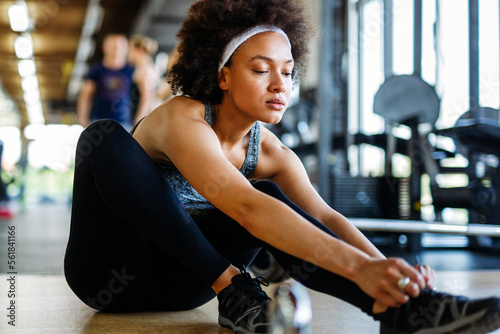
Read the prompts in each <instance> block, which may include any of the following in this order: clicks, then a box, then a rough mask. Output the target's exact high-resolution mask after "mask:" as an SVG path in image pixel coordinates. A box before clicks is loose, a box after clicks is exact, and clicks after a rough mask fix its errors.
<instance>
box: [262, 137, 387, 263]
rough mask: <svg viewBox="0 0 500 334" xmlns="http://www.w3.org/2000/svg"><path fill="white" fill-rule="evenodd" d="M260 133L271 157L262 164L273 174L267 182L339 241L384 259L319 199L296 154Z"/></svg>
mask: <svg viewBox="0 0 500 334" xmlns="http://www.w3.org/2000/svg"><path fill="white" fill-rule="evenodd" d="M263 132H264V133H263V136H264V137H265V138H267V141H266V142H267V143H268V144H267V145H264V150H267V151H268V154H267V156H270V157H272V158H271V159H267V160H268V161H266V160H264V161H263V165H264V167H263V168H266V169H267V171H265V173H267V174H271V175H272V176H271V177H270V178H269V179H270V180H271V181H273V182H274V183H276V184H277V185H278V186H279V187H280V189H281V190H282V191H283V192H284V193H285V195H286V196H287V197H288V198H289V199H290V200H291V201H292V202H294V203H295V204H297V205H298V206H299V207H300V208H302V209H303V210H304V211H306V212H307V213H309V214H310V215H311V216H312V217H314V218H315V219H317V220H318V221H320V222H321V223H323V224H324V225H326V226H327V227H328V228H329V229H330V230H331V231H333V232H334V233H335V234H336V235H337V236H339V237H340V239H342V240H343V241H345V242H347V243H349V244H350V245H352V246H354V247H356V248H358V249H360V250H362V251H363V252H365V253H366V254H368V255H370V256H371V257H373V258H376V259H385V256H384V255H383V254H382V253H380V251H379V250H378V249H377V248H376V247H375V246H374V245H373V244H372V243H371V242H370V241H369V240H368V239H367V238H366V237H365V236H364V235H363V234H362V233H361V232H360V231H359V230H358V229H357V228H356V227H355V226H354V225H353V224H352V223H351V222H350V221H349V220H347V219H346V218H345V217H344V216H343V215H341V214H340V213H338V212H337V211H335V210H334V209H332V208H331V207H330V206H329V205H328V204H327V203H326V202H325V201H324V200H323V198H321V196H319V194H318V193H317V191H316V190H315V189H314V187H313V186H312V185H311V182H310V181H309V177H308V175H307V172H306V170H305V168H304V166H303V165H302V162H301V161H300V159H299V158H298V157H297V156H296V155H295V153H293V151H291V150H290V149H288V148H287V147H285V146H284V145H283V144H281V142H279V141H278V139H277V138H275V137H274V135H273V134H270V133H269V131H268V130H266V129H263ZM264 159H265V158H264ZM277 162H279V163H277Z"/></svg>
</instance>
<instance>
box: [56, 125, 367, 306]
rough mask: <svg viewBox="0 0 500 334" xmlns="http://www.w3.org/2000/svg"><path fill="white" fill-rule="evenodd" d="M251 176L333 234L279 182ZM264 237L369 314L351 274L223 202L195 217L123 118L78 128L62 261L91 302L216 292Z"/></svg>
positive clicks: (314, 284) (305, 278) (319, 283)
mask: <svg viewBox="0 0 500 334" xmlns="http://www.w3.org/2000/svg"><path fill="white" fill-rule="evenodd" d="M254 186H255V188H256V189H258V190H260V191H262V192H265V193H267V194H269V195H271V196H273V197H275V198H278V199H280V200H281V201H283V202H285V203H286V204H288V205H289V206H290V207H291V208H293V209H294V210H295V211H297V212H298V213H299V214H301V215H302V216H304V217H305V218H306V219H307V220H309V221H310V222H311V223H312V224H314V225H315V226H317V227H318V228H320V229H322V230H324V231H326V232H327V233H329V234H331V235H334V234H333V232H331V231H330V230H328V229H327V228H326V227H325V226H324V225H323V224H321V223H320V222H318V221H316V220H315V219H313V218H312V217H310V216H309V215H308V214H306V213H305V212H304V211H303V210H301V209H300V208H299V207H297V206H296V205H295V204H293V203H292V202H290V201H289V200H288V199H287V198H286V197H285V195H284V194H283V193H282V192H281V190H280V189H279V188H278V186H276V185H275V184H274V183H271V182H268V181H259V182H256V183H255V185H254ZM266 223H269V224H272V222H266ZM284 233H286V231H284ZM297 242H300V241H297ZM262 247H264V248H266V249H267V250H268V251H269V252H270V253H271V254H272V255H273V256H274V258H275V259H276V260H277V261H278V263H279V264H280V265H281V266H282V267H283V268H284V269H285V270H286V271H287V272H288V273H289V274H290V276H291V277H293V278H294V279H296V280H297V281H299V282H301V283H302V284H304V285H305V286H307V287H309V288H311V289H313V290H316V291H320V292H323V293H327V294H329V295H332V296H335V297H338V298H340V299H342V300H344V301H347V302H349V303H351V304H353V305H355V306H357V307H359V308H360V309H361V310H363V311H364V312H366V313H368V314H371V309H372V306H373V302H374V300H373V299H372V298H371V297H369V296H368V295H366V294H365V293H364V292H363V291H361V289H360V288H359V287H358V286H357V285H356V284H354V283H353V282H351V281H349V280H347V279H345V278H343V277H341V276H339V275H335V274H332V273H330V272H328V271H326V270H323V269H321V268H318V267H316V266H314V265H312V264H311V263H309V262H306V261H303V260H301V259H298V258H296V257H294V256H291V255H288V254H286V253H284V252H282V251H280V250H278V249H276V248H274V247H272V246H270V245H268V244H266V243H264V242H263V241H261V240H258V239H257V238H255V237H254V236H252V235H251V234H250V233H248V231H246V230H245V229H244V228H242V227H241V226H240V225H239V224H238V223H237V222H236V221H234V220H233V219H231V218H229V217H228V216H226V215H225V214H224V213H222V212H221V211H218V210H213V211H211V212H208V213H206V214H203V215H200V216H193V217H191V216H190V215H189V214H188V213H187V211H186V210H185V209H184V208H183V206H182V205H181V203H180V202H179V199H178V198H177V196H176V194H175V193H174V191H173V190H172V188H171V187H170V185H169V184H168V183H167V182H166V180H165V178H164V176H163V174H162V173H161V171H160V169H159V168H158V166H156V165H155V163H154V162H153V161H152V160H151V159H150V158H149V156H148V155H147V154H146V152H145V151H144V150H143V149H142V147H141V146H140V145H139V144H138V143H137V141H136V140H134V139H133V137H132V136H131V135H130V134H129V133H127V132H126V131H125V130H124V129H123V128H122V127H121V126H120V125H119V124H118V123H116V122H114V121H111V120H102V121H97V122H94V123H92V124H91V125H90V126H88V127H87V128H86V129H85V130H84V132H83V133H82V135H81V137H80V140H79V142H78V146H77V150H76V168H75V176H74V190H73V207H72V213H71V229H70V236H69V241H68V247H67V250H66V256H65V262H64V271H65V276H66V280H67V282H68V284H69V286H70V287H71V289H72V290H73V291H74V292H75V294H76V295H77V296H78V297H79V298H80V299H81V300H82V301H83V302H84V303H85V304H87V305H89V306H91V307H93V308H95V309H97V310H101V311H113V312H116V311H128V312H130V311H148V310H158V311H170V310H172V311H173V310H176V311H178V310H187V309H192V308H196V307H198V306H200V305H203V304H204V303H206V302H207V301H209V300H210V299H212V298H213V297H214V296H215V293H214V291H213V290H212V289H211V285H212V284H213V282H215V280H216V279H217V278H218V277H219V276H220V275H221V274H222V273H223V272H224V270H225V269H226V268H227V267H228V266H229V265H230V264H234V265H235V266H237V267H240V268H241V267H242V266H243V265H248V264H249V263H250V262H251V261H252V260H253V258H254V257H255V255H256V254H257V252H258V251H259V250H260V249H261V248H262Z"/></svg>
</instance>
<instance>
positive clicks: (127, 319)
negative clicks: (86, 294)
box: [0, 271, 500, 334]
mask: <svg viewBox="0 0 500 334" xmlns="http://www.w3.org/2000/svg"><path fill="white" fill-rule="evenodd" d="M7 279H8V276H7V275H0V291H1V293H0V305H2V307H1V309H2V310H3V311H2V312H1V313H2V317H1V318H0V319H1V320H0V333H23V334H24V333H26V334H40V333H47V334H72V333H81V334H97V333H99V334H101V333H106V334H133V333H134V334H135V333H137V334H138V333H141V334H153V333H155V334H160V333H161V334H167V333H168V334H195V333H207V334H212V333H220V334H229V333H231V331H228V330H226V329H224V328H221V327H219V326H218V325H217V303H216V300H215V299H214V300H212V301H211V302H209V303H207V304H205V305H203V306H202V307H200V308H197V309H195V310H191V311H184V312H157V313H133V314H101V313H98V312H95V311H94V310H92V309H91V308H89V307H87V306H86V305H84V304H83V303H82V302H80V300H78V299H77V298H76V297H75V296H74V295H73V293H72V292H71V290H70V289H69V288H68V287H67V285H66V282H65V281H64V278H63V276H62V275H17V276H16V292H17V295H16V298H15V306H16V310H15V316H16V319H15V325H16V326H15V327H12V326H10V325H9V324H8V321H10V319H9V318H8V317H6V315H7V314H8V312H9V311H8V310H6V306H8V305H9V304H8V303H9V302H10V300H12V299H9V298H8V296H7V291H8V289H9V286H8V285H9V284H8V281H7ZM438 284H439V287H440V289H441V290H445V291H448V292H453V293H457V294H466V295H469V296H473V297H482V296H489V295H493V294H495V295H500V272H499V271H481V272H438ZM273 288H275V287H271V289H273ZM270 293H271V291H270ZM310 295H311V299H312V303H313V322H312V329H313V333H315V334H330V333H338V334H342V333H346V334H351V333H356V334H357V333H378V324H377V323H376V322H374V321H373V320H371V319H370V318H369V317H368V316H366V315H364V314H363V313H362V312H360V311H359V310H358V309H356V308H354V307H352V306H351V305H349V304H346V303H344V302H342V301H339V300H337V299H335V298H332V297H329V296H326V295H323V294H319V293H316V292H312V291H311V292H310ZM495 333H497V334H498V333H500V331H496V332H495Z"/></svg>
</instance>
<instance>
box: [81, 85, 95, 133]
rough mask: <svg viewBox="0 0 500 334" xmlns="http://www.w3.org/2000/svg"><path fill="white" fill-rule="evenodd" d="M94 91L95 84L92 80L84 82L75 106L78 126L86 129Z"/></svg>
mask: <svg viewBox="0 0 500 334" xmlns="http://www.w3.org/2000/svg"><path fill="white" fill-rule="evenodd" d="M95 91H96V84H95V82H94V81H92V80H85V81H84V83H83V86H82V90H81V91H80V95H79V96H78V101H77V104H76V117H77V122H78V124H80V125H82V126H83V127H86V126H88V125H89V123H90V108H91V107H92V100H93V98H94V94H95Z"/></svg>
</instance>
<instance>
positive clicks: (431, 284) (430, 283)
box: [415, 264, 436, 290]
mask: <svg viewBox="0 0 500 334" xmlns="http://www.w3.org/2000/svg"><path fill="white" fill-rule="evenodd" d="M415 268H416V269H417V270H419V271H420V273H421V274H422V276H424V279H425V284H426V285H427V287H428V288H429V289H431V290H434V289H435V288H436V278H435V277H434V270H433V269H432V268H431V267H429V266H426V265H423V266H420V265H418V264H417V265H416V266H415Z"/></svg>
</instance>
